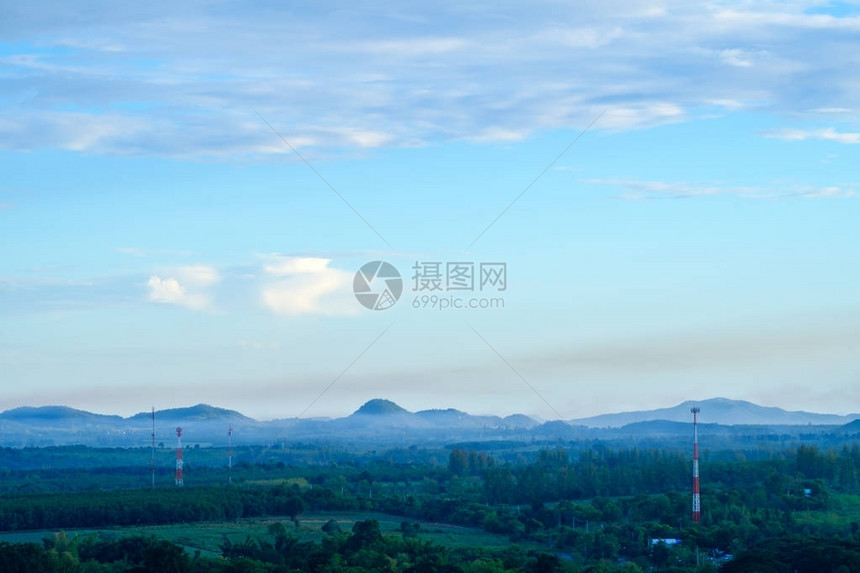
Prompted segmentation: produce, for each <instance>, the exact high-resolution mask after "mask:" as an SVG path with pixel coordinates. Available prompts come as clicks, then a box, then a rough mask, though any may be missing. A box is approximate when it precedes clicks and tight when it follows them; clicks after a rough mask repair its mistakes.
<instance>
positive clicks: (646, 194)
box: [583, 179, 858, 199]
mask: <svg viewBox="0 0 860 573" xmlns="http://www.w3.org/2000/svg"><path fill="white" fill-rule="evenodd" d="M583 183H588V184H593V185H607V186H611V187H616V188H620V189H623V192H622V193H621V195H620V197H621V198H622V199H654V198H669V199H673V198H674V199H684V198H691V197H706V196H709V195H733V196H735V197H740V198H742V199H788V198H803V199H839V198H847V197H855V196H857V195H858V191H857V190H856V188H855V187H853V186H852V187H844V186H843V187H840V186H820V187H816V186H810V185H793V184H774V185H772V186H769V187H762V186H759V187H756V186H731V185H724V184H721V183H691V182H685V181H638V180H633V179H586V180H584V181H583Z"/></svg>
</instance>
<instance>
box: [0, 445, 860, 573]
mask: <svg viewBox="0 0 860 573" xmlns="http://www.w3.org/2000/svg"><path fill="white" fill-rule="evenodd" d="M398 455H399V454H398ZM396 459H397V455H392V456H390V457H388V458H387V459H386V457H385V456H380V457H377V458H376V459H373V460H369V461H367V460H365V461H363V462H362V463H352V464H337V463H330V464H326V465H322V466H318V465H304V466H286V465H283V464H281V465H278V464H274V465H271V464H261V465H253V464H245V465H244V466H243V467H242V468H237V475H236V477H237V479H236V480H235V481H236V483H234V484H233V485H226V484H220V485H207V486H199V487H185V488H181V489H180V488H172V487H171V488H164V487H160V488H156V489H154V490H153V489H113V490H99V491H97V490H91V489H83V490H80V491H76V492H74V493H7V494H5V495H3V496H0V529H2V530H5V531H22V530H33V529H35V530H50V531H60V530H69V529H79V528H104V527H117V526H119V527H126V528H134V530H136V531H142V530H141V528H142V527H144V526H153V525H157V524H177V525H175V526H173V527H176V528H179V529H180V530H181V529H182V528H184V529H185V530H186V531H187V532H188V536H191V535H192V532H193V531H194V530H195V528H197V527H201V526H200V525H197V524H200V523H201V522H210V523H213V524H219V523H220V524H222V526H221V527H224V528H226V527H227V525H229V524H231V523H233V524H241V523H247V520H248V519H250V518H254V519H257V520H259V519H262V518H266V519H267V520H268V521H267V522H266V523H267V525H266V527H265V530H262V529H260V528H259V527H258V528H256V529H253V528H248V529H247V533H246V534H245V535H239V536H237V535H235V534H232V535H227V534H226V533H225V534H223V535H222V537H221V538H220V540H219V542H218V543H217V546H216V547H213V546H207V547H205V548H201V547H199V546H198V547H197V549H194V544H193V543H188V542H183V538H182V537H183V536H182V535H177V536H173V537H170V538H167V536H165V535H158V536H147V535H140V534H139V533H138V534H134V533H133V532H131V531H129V532H128V534H127V535H126V536H121V537H115V534H106V533H92V534H80V535H77V536H75V535H71V536H66V535H65V534H58V535H52V536H49V537H48V539H47V541H45V542H44V543H43V544H42V545H41V546H40V545H38V544H32V543H31V544H26V543H5V544H3V545H2V547H0V559H2V561H0V562H2V563H4V571H5V570H9V571H14V570H18V569H15V568H14V567H18V568H20V570H26V571H136V570H159V571H355V572H359V571H464V572H471V571H554V570H557V571H609V572H612V571H639V570H643V571H644V570H652V571H716V570H717V569H718V568H719V567H722V568H723V570H725V571H783V570H785V571H794V570H797V571H804V570H809V571H813V570H814V571H836V570H838V571H842V570H846V571H855V570H860V568H858V567H857V563H856V559H857V557H858V555H860V545H858V543H860V526H858V523H860V495H858V494H860V481H858V470H860V448H858V447H857V445H856V444H855V445H851V446H848V445H846V446H845V447H842V448H839V449H831V450H819V449H818V448H816V447H814V446H800V447H798V448H794V449H790V450H779V451H775V452H772V453H770V454H769V455H767V456H762V457H761V459H756V460H753V461H750V460H747V459H743V458H736V459H729V457H728V456H713V457H712V459H710V460H709V461H708V463H707V464H703V484H704V485H703V496H702V497H703V501H702V503H703V507H704V511H703V519H702V522H701V523H700V524H694V523H691V522H690V498H689V477H688V476H689V469H690V463H689V460H688V458H687V457H686V456H685V455H683V454H681V453H678V452H676V451H672V450H663V449H648V450H639V449H635V448H634V449H612V448H607V447H602V446H601V445H600V444H593V445H592V447H590V448H587V449H585V448H581V449H579V450H578V451H575V452H574V451H572V450H569V449H565V448H561V447H554V448H544V449H542V450H539V451H537V452H535V454H534V455H533V456H531V459H526V458H525V457H523V459H522V460H520V462H519V463H516V462H511V461H510V460H503V459H499V458H497V457H495V456H493V455H491V454H489V453H487V452H485V451H478V450H474V449H466V448H464V447H455V448H452V449H451V450H450V451H449V452H448V456H447V464H443V463H434V462H423V463H422V462H398V461H396ZM213 471H214V470H213ZM10 475H12V474H10ZM75 475H77V474H74V473H71V474H66V476H65V477H67V478H70V479H68V480H67V481H66V486H67V487H72V486H73V485H74V483H75V477H74V476H75ZM80 475H81V483H88V478H86V476H87V474H86V472H83V471H82V472H81V473H80ZM19 478H21V476H18V475H12V481H14V480H15V479H19ZM21 479H23V478H21ZM343 512H350V515H352V516H354V517H353V518H352V519H350V520H344V519H342V518H341V519H338V517H339V516H341V517H342V516H343V515H344V514H343ZM309 516H312V519H313V523H312V525H308V524H305V523H304V521H305V520H306V519H308V518H309ZM375 516H389V517H388V518H385V517H382V518H378V517H375ZM243 520H244V521H243ZM380 521H382V522H383V523H384V525H380ZM258 523H259V521H258ZM440 523H444V524H447V525H446V527H460V528H463V529H462V531H464V532H466V531H468V532H479V531H483V532H484V535H485V536H487V537H485V538H480V536H479V535H475V534H470V535H463V536H462V537H463V540H466V539H471V540H472V541H470V542H460V543H454V542H450V541H449V539H448V538H444V537H441V536H438V535H435V536H434V534H433V529H434V524H440ZM233 529H234V530H235V526H234V527H233ZM243 529H244V526H243ZM311 530H312V531H311ZM493 539H499V540H502V541H501V542H496V543H493V542H492V541H488V540H493ZM789 549H790V550H789ZM824 549H826V550H824ZM732 557H734V558H733V559H732ZM7 564H8V568H7V567H6V565H7ZM153 567H155V569H153ZM815 567H818V568H817V569H816V568H815ZM840 567H844V568H847V569H840Z"/></svg>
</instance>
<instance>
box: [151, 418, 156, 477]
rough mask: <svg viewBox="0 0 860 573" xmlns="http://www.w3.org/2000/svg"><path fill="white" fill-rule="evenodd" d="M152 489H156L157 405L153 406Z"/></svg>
mask: <svg viewBox="0 0 860 573" xmlns="http://www.w3.org/2000/svg"><path fill="white" fill-rule="evenodd" d="M151 449H152V462H151V465H152V489H155V406H153V407H152V448H151Z"/></svg>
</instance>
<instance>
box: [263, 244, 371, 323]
mask: <svg viewBox="0 0 860 573" xmlns="http://www.w3.org/2000/svg"><path fill="white" fill-rule="evenodd" d="M269 259H270V260H269V262H268V263H266V264H265V265H264V267H263V269H264V271H265V273H266V274H267V275H269V276H270V277H273V278H272V279H271V280H270V281H268V282H267V283H266V284H265V285H264V286H263V290H262V302H263V305H264V306H265V307H266V308H268V309H269V310H271V311H272V312H274V313H275V314H284V315H302V314H321V315H350V314H357V313H358V310H359V307H358V303H357V302H356V300H355V297H354V295H353V294H352V281H353V277H354V275H355V273H354V272H349V271H345V270H341V269H336V268H332V267H330V266H329V265H330V263H331V260H330V259H323V258H312V257H284V256H271V257H269Z"/></svg>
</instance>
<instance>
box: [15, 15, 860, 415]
mask: <svg viewBox="0 0 860 573" xmlns="http://www.w3.org/2000/svg"><path fill="white" fill-rule="evenodd" d="M2 10H3V13H2V15H0V376H2V386H0V388H2V389H1V390H0V409H5V408H11V407H15V406H19V405H24V404H28V405H42V404H55V403H63V404H68V405H71V406H75V407H80V408H85V409H89V410H93V411H99V412H112V413H113V412H116V413H121V414H132V413H135V412H138V411H143V410H147V409H148V408H149V407H150V405H154V406H155V407H156V408H167V407H173V406H180V405H187V404H192V403H197V402H208V403H213V404H216V405H219V406H224V407H230V408H234V409H238V410H241V411H243V412H244V413H246V414H249V415H252V416H255V417H259V418H275V417H291V416H295V415H297V414H299V413H301V412H303V411H304V410H305V408H306V407H307V406H308V405H309V404H311V403H312V401H313V400H314V399H315V398H317V397H319V396H320V393H321V392H323V390H325V389H326V388H328V387H329V385H330V384H331V383H332V381H334V380H337V381H336V383H335V384H334V385H333V386H331V387H330V388H329V389H328V391H326V392H325V393H324V395H322V397H320V398H319V399H318V400H317V401H316V402H314V403H313V406H312V407H311V408H310V409H309V410H308V411H307V413H306V415H308V416H325V415H343V414H346V413H349V412H351V411H353V410H354V409H356V408H357V407H358V406H359V405H360V404H361V403H362V402H364V401H366V400H368V399H370V398H375V397H386V398H390V399H392V400H395V401H397V402H398V403H400V404H401V405H403V406H404V407H407V408H409V409H413V410H415V409H423V408H431V407H456V408H459V409H462V410H466V411H470V412H474V413H498V414H508V413H513V412H522V413H527V414H532V415H536V416H540V417H543V418H547V419H551V418H555V417H557V416H559V415H560V416H562V417H564V418H574V417H579V416H586V415H591V414H596V413H601V412H606V411H616V410H624V409H641V408H651V407H660V406H667V405H671V404H675V403H677V402H680V401H682V400H686V399H704V398H708V397H713V396H726V397H729V398H737V399H749V400H753V401H757V402H760V403H765V404H768V405H777V406H781V407H785V408H789V409H807V410H815V411H830V412H839V413H848V412H857V411H860V402H858V399H860V391H858V388H860V384H858V382H860V357H858V353H857V350H856V349H857V348H858V346H860V327H858V324H860V323H858V319H860V295H858V288H857V285H858V284H860V280H858V279H860V270H858V269H860V230H858V229H860V225H858V224H857V221H858V215H860V203H858V202H860V168H858V165H860V161H858V150H860V125H858V124H860V108H858V107H857V102H858V101H860V97H858V96H860V76H858V71H857V70H858V69H860V66H858V65H857V64H858V62H857V50H856V46H857V42H858V40H860V9H858V6H857V5H855V4H853V3H827V2H813V1H788V2H766V1H762V2H754V3H749V2H730V1H725V2H713V3H709V4H707V5H704V4H703V5H701V6H699V5H689V4H688V3H683V2H655V1H646V0H642V1H633V2H630V1H625V2H612V1H610V2H607V1H601V2H596V1H595V2H590V1H587V2H579V3H576V4H575V5H569V4H568V3H557V2H537V3H529V4H528V5H527V6H526V5H519V4H507V3H497V2H493V3H483V2H471V3H465V4H463V3H447V2H435V3H432V4H430V3H428V4H422V5H418V6H410V7H408V8H407V7H402V8H392V7H390V6H386V5H385V3H354V2H350V3H346V2H344V3H323V4H311V5H295V6H289V7H285V6H282V5H281V4H280V3H258V4H256V5H255V6H254V7H253V8H249V7H248V6H247V5H245V4H243V3H234V2H219V3H208V2H207V3H204V2H188V3H184V4H183V5H182V6H180V7H177V6H176V5H175V4H171V3H159V2H155V3H151V4H148V5H147V6H146V7H141V6H138V7H128V6H123V5H120V4H116V3H108V2H105V3H101V2H84V3H83V4H82V3H76V4H75V5H74V6H72V5H69V4H67V3H61V2H57V3H56V4H52V5H50V6H46V5H44V4H42V5H40V6H38V7H36V6H32V5H30V4H28V3H26V2H7V3H4V6H3V8H2ZM595 119H596V121H595ZM267 122H268V124H270V125H271V127H270V126H269V125H267ZM592 122H594V123H593V125H591V127H590V128H588V126H589V125H590V124H592ZM272 128H274V129H272ZM275 131H277V133H275ZM281 137H283V139H285V140H286V141H287V142H289V145H291V146H293V147H294V148H295V149H296V150H298V152H299V153H300V154H301V156H302V157H303V158H304V159H305V160H306V161H307V162H308V163H309V164H310V165H311V166H313V169H312V168H311V167H309V166H308V165H307V164H306V163H305V162H303V161H302V160H301V159H299V157H298V156H297V155H296V154H295V153H294V152H293V151H292V150H291V149H290V148H289V146H288V145H287V144H286V143H285V142H284V141H283V140H282V139H281ZM577 137H578V138H579V139H576V138H577ZM574 140H576V141H575V143H574V144H573V145H572V146H571V147H570V148H569V149H568V151H567V152H566V153H564V154H563V155H562V156H561V157H558V156H559V154H560V153H562V151H563V150H565V149H566V148H567V147H568V146H569V145H570V144H571V143H572V142H574ZM556 158H558V159H557V161H555V162H553V161H554V160H555V159H556ZM314 170H316V172H315V171H314ZM542 173H543V175H541V174H542ZM538 176H540V177H538ZM536 178H537V180H536V181H535V179H536ZM532 183H533V184H532ZM530 184H532V185H531V186H530V187H529V185H530ZM332 188H333V189H334V191H333V190H332ZM527 188H528V190H527V191H526V192H525V193H523V194H522V195H521V196H520V194H521V193H522V192H523V191H524V190H526V189H527ZM338 194H340V195H341V196H342V198H343V199H341V198H340V197H339V196H338ZM518 196H519V199H517V200H516V201H515V202H514V204H513V205H511V202H512V201H514V199H515V198H517V197H518ZM509 205H510V208H508V209H507V210H505V209H506V207H508V206H509ZM503 211H504V214H503V215H502V216H501V217H499V218H498V220H496V222H495V223H493V224H492V225H491V226H490V227H489V228H487V226H488V225H490V223H491V222H492V221H494V220H495V219H496V217H497V216H499V214H500V213H502V212H503ZM485 229H486V232H484V233H483V234H482V235H480V238H478V240H477V241H475V239H476V238H477V237H478V236H479V234H480V233H481V232H482V231H484V230H485ZM473 242H474V244H473ZM380 259H381V260H386V261H390V262H391V263H392V264H394V265H395V266H396V267H397V268H398V269H399V270H400V272H401V274H402V275H403V277H404V283H405V285H406V286H405V291H404V293H403V297H402V298H401V300H400V301H399V302H398V303H397V304H396V305H395V306H394V307H393V308H391V309H388V310H384V311H369V310H365V309H364V308H363V307H361V306H360V305H359V304H358V303H357V301H356V300H355V298H354V296H353V293H352V286H353V277H354V275H355V272H356V270H357V269H358V268H359V267H360V266H361V265H362V264H363V263H365V262H367V261H371V260H380ZM416 261H424V262H427V261H431V262H432V261H437V262H457V261H460V262H464V261H465V262H469V261H471V262H474V263H476V264H480V263H481V262H505V263H506V264H507V272H508V288H507V289H506V290H505V291H504V293H496V294H497V295H498V296H499V297H500V298H502V299H503V300H504V308H503V309H486V310H453V309H449V310H445V311H438V310H428V309H415V308H413V302H415V297H416V296H421V295H422V294H427V293H420V292H415V291H413V290H412V280H411V279H412V270H411V268H412V266H413V265H414V264H415V262H416ZM447 294H448V295H451V293H447ZM454 294H457V293H454ZM477 294H478V295H481V296H482V295H483V293H477ZM386 329H388V330H386ZM383 332H384V334H383V335H382V336H380V334H381V333H383ZM374 341H375V342H374ZM500 357H502V358H503V359H502V358H500ZM356 359H357V360H356ZM529 386H531V388H530V387H529ZM702 416H703V419H705V418H706V413H705V412H703V413H702Z"/></svg>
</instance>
